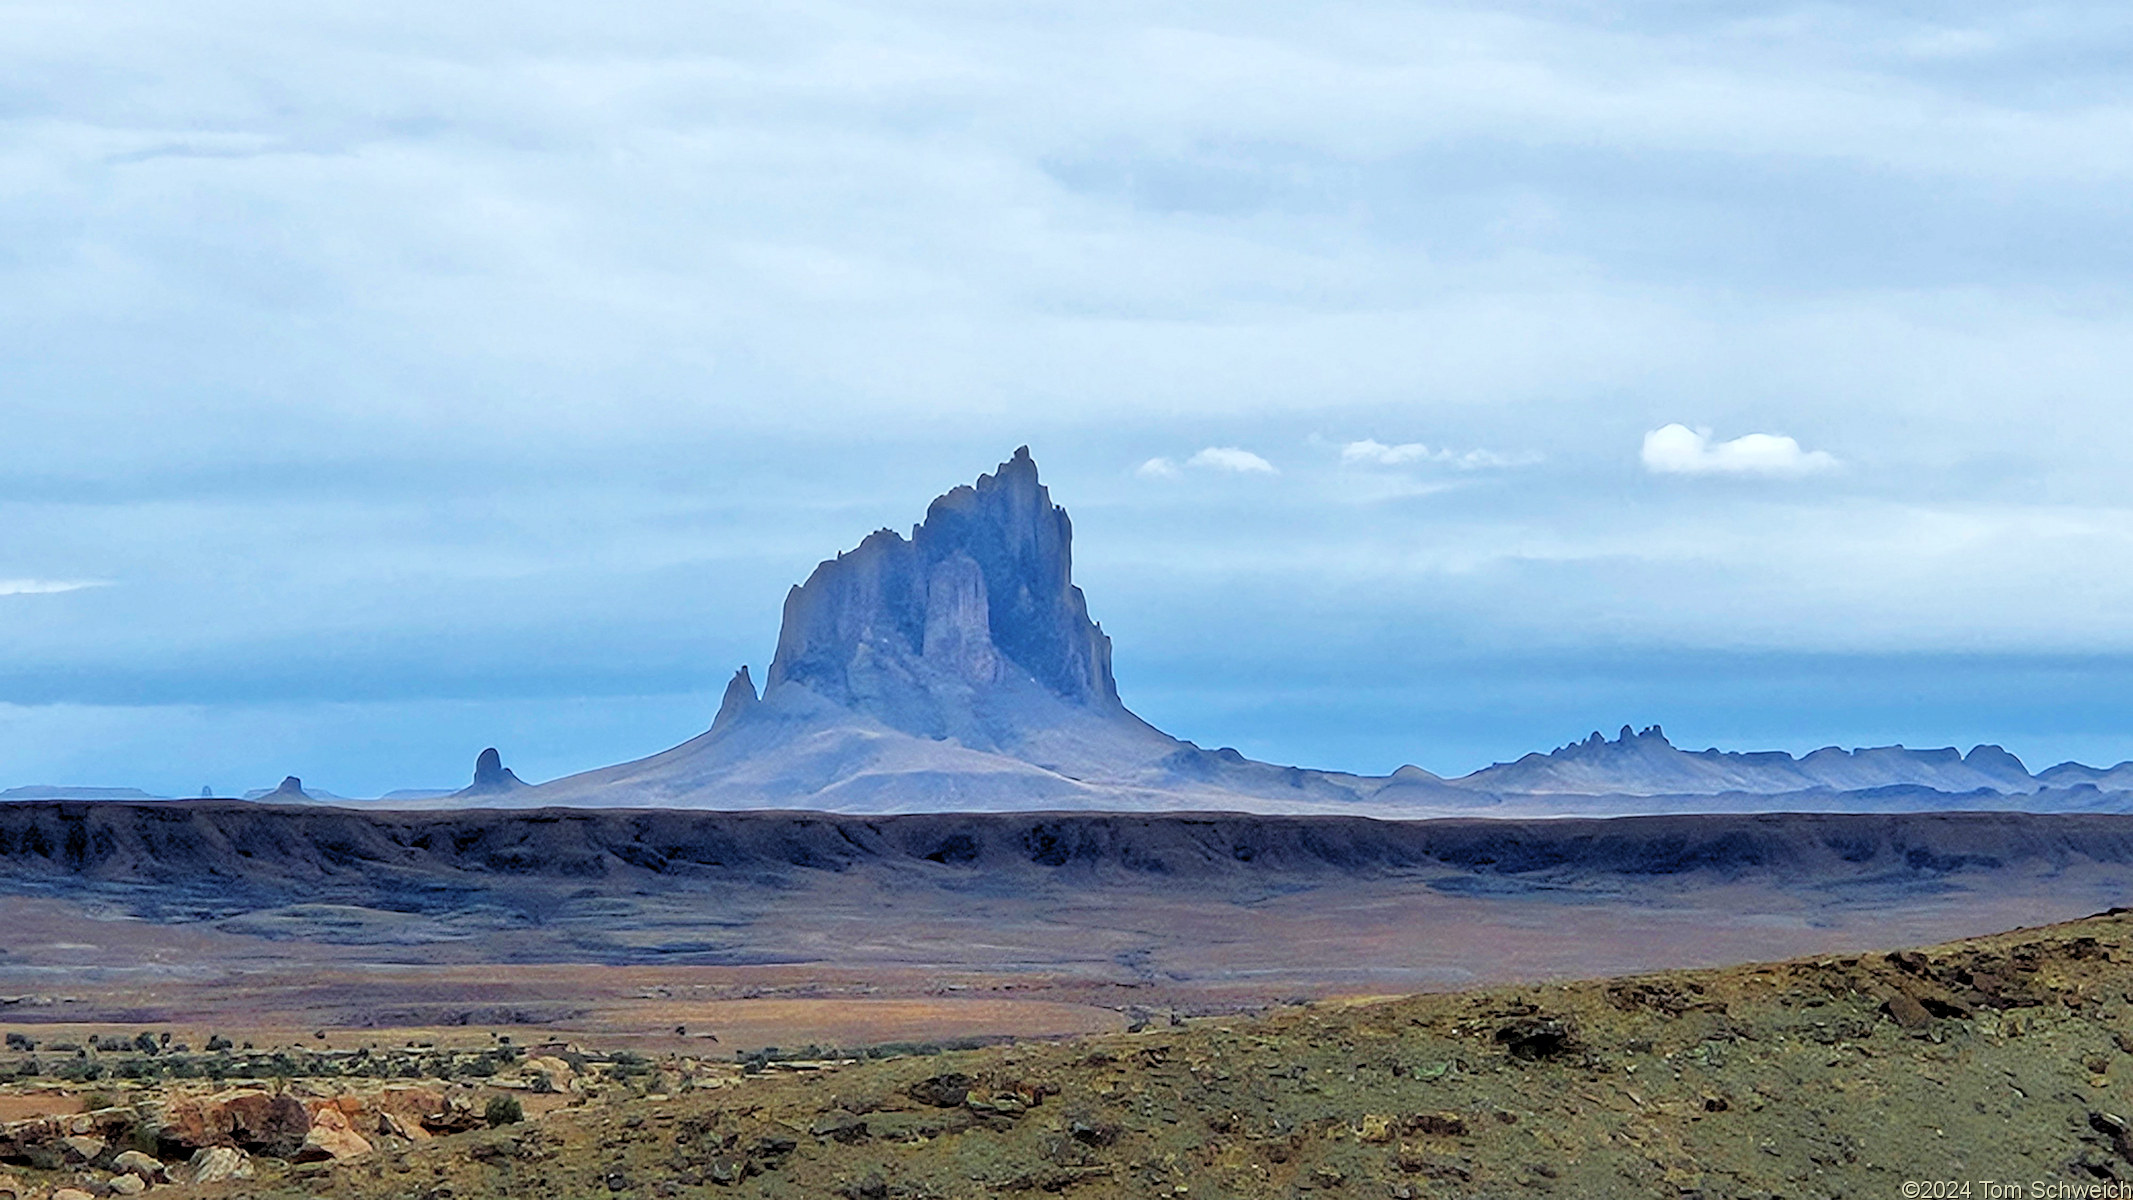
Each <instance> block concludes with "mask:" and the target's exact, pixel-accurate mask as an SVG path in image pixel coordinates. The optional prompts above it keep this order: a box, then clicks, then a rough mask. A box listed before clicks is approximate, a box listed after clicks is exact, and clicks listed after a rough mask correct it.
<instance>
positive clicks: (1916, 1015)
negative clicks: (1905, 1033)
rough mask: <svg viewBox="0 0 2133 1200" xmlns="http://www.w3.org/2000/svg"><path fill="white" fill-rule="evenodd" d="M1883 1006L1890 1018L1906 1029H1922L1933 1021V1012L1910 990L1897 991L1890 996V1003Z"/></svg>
mask: <svg viewBox="0 0 2133 1200" xmlns="http://www.w3.org/2000/svg"><path fill="white" fill-rule="evenodd" d="M1882 1008H1883V1009H1884V1010H1885V1011H1886V1012H1887V1013H1888V1014H1889V1019H1890V1020H1892V1021H1894V1022H1896V1023H1897V1024H1898V1025H1901V1026H1903V1027H1904V1028H1905V1029H1922V1028H1924V1027H1925V1026H1927V1025H1930V1024H1932V1023H1933V1014H1932V1013H1929V1012H1927V1011H1926V1006H1925V1005H1923V1004H1920V1003H1919V1002H1918V1000H1917V998H1916V997H1914V996H1912V995H1911V994H1910V993H1909V992H1897V993H1896V994H1894V995H1892V996H1890V997H1889V999H1888V1003H1886V1004H1884V1005H1882Z"/></svg>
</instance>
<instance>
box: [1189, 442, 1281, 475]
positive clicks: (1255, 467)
mask: <svg viewBox="0 0 2133 1200" xmlns="http://www.w3.org/2000/svg"><path fill="white" fill-rule="evenodd" d="M1185 465H1186V466H1188V467H1206V468H1209V469H1211V470H1216V471H1234V472H1236V473H1237V474H1239V475H1253V474H1258V475H1274V474H1278V472H1276V471H1275V470H1274V464H1273V463H1270V462H1268V461H1267V460H1265V459H1263V458H1261V457H1259V456H1258V455H1256V454H1254V453H1252V452H1251V451H1249V450H1240V449H1238V448H1237V447H1235V446H1209V447H1208V448H1207V449H1205V450H1202V451H1200V452H1199V453H1198V454H1195V455H1193V456H1192V457H1191V458H1188V459H1186V460H1185Z"/></svg>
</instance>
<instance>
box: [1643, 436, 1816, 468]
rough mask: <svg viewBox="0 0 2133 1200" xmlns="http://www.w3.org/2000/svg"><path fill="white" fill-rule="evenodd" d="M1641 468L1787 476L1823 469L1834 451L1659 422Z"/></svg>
mask: <svg viewBox="0 0 2133 1200" xmlns="http://www.w3.org/2000/svg"><path fill="white" fill-rule="evenodd" d="M1643 458H1644V469H1645V470H1647V471H1650V472H1651V473H1652V474H1654V475H1762V476H1776V477H1791V476H1799V475H1811V474H1814V473H1815V472H1817V471H1827V470H1829V469H1830V468H1832V467H1834V466H1836V465H1837V459H1836V457H1835V456H1834V455H1832V454H1829V453H1828V452H1826V451H1822V450H1802V449H1801V448H1800V443H1799V442H1797V441H1795V440H1794V439H1792V438H1789V437H1785V436H1782V435H1780V434H1773V433H1750V434H1745V435H1743V436H1741V437H1737V438H1734V439H1733V440H1732V441H1729V442H1713V441H1712V440H1711V433H1710V431H1709V430H1707V429H1705V430H1699V429H1690V428H1689V427H1688V426H1686V425H1681V424H1673V425H1664V426H1661V427H1660V428H1658V429H1654V430H1652V431H1651V432H1650V433H1647V434H1645V435H1644V454H1643Z"/></svg>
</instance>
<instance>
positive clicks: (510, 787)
mask: <svg viewBox="0 0 2133 1200" xmlns="http://www.w3.org/2000/svg"><path fill="white" fill-rule="evenodd" d="M525 786H526V783H525V781H524V780H521V779H520V778H519V777H518V776H516V775H513V774H512V773H511V768H509V767H507V766H505V765H504V756H503V755H501V754H498V753H497V752H496V747H494V746H491V747H489V748H488V749H486V750H483V751H482V752H481V753H480V754H479V755H477V756H475V759H474V782H472V783H470V784H468V785H467V786H465V787H463V788H461V789H459V790H458V791H456V792H454V793H452V795H453V796H454V797H458V798H466V797H474V796H494V795H498V794H500V793H506V792H515V791H518V790H519V789H520V788H523V787H525Z"/></svg>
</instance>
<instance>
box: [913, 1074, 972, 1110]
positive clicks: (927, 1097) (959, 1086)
mask: <svg viewBox="0 0 2133 1200" xmlns="http://www.w3.org/2000/svg"><path fill="white" fill-rule="evenodd" d="M976 1083H977V1080H975V1079H972V1078H971V1077H970V1076H968V1075H958V1074H949V1075H935V1076H932V1077H931V1078H928V1079H921V1080H919V1081H918V1082H917V1083H914V1084H912V1085H911V1086H910V1087H908V1088H906V1089H904V1093H905V1094H906V1095H908V1096H910V1097H911V1098H912V1099H913V1100H916V1101H918V1102H919V1103H920V1104H930V1105H932V1106H933V1107H935V1108H960V1107H962V1104H963V1101H965V1100H968V1099H969V1098H970V1089H971V1087H972V1086H973V1085H975V1084H976Z"/></svg>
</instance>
